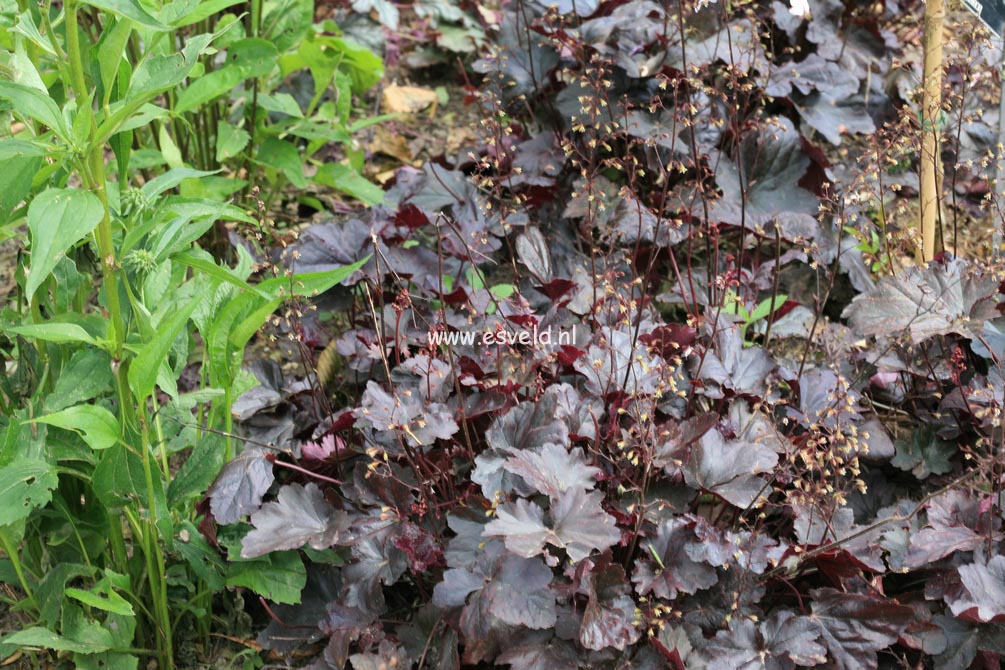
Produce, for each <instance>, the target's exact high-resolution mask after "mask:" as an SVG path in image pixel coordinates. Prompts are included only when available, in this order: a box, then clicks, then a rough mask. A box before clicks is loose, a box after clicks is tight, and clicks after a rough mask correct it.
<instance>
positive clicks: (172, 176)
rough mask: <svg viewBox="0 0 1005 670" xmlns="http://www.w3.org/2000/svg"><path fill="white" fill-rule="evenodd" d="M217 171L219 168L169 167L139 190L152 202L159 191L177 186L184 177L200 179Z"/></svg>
mask: <svg viewBox="0 0 1005 670" xmlns="http://www.w3.org/2000/svg"><path fill="white" fill-rule="evenodd" d="M217 172H219V170H193V169H192V168H186V167H182V168H171V169H170V170H168V171H167V172H165V173H164V174H160V175H157V176H156V177H154V178H153V179H151V180H150V181H148V182H147V183H146V184H144V185H143V188H142V189H141V190H142V191H143V195H144V196H146V198H147V199H148V200H150V201H151V202H153V201H154V199H156V198H157V196H159V195H160V194H161V193H164V192H165V191H167V190H170V189H172V188H174V187H176V186H178V185H179V184H181V183H182V182H183V181H185V180H186V179H201V178H202V177H208V176H209V175H211V174H216V173H217Z"/></svg>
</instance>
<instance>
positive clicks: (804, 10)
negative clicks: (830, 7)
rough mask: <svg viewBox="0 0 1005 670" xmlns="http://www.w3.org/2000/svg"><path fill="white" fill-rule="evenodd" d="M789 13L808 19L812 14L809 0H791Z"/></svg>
mask: <svg viewBox="0 0 1005 670" xmlns="http://www.w3.org/2000/svg"><path fill="white" fill-rule="evenodd" d="M789 14H792V15H793V16H798V17H799V18H802V19H806V18H809V16H810V3H809V0H789Z"/></svg>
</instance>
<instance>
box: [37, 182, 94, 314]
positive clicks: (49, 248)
mask: <svg viewBox="0 0 1005 670" xmlns="http://www.w3.org/2000/svg"><path fill="white" fill-rule="evenodd" d="M104 213H105V210H104V208H103V207H102V206H101V201H100V200H98V197H97V196H96V195H94V194H93V193H90V192H88V191H82V190H79V189H69V188H66V189H55V188H50V189H48V190H45V191H42V192H41V193H40V194H38V195H37V196H36V197H35V199H34V200H32V203H31V205H30V206H29V207H28V230H29V231H30V232H31V270H30V271H29V272H28V280H27V282H26V284H25V294H26V297H27V299H28V300H29V301H30V300H31V299H32V297H33V296H34V295H35V291H37V290H38V287H39V286H41V285H42V282H43V281H45V279H46V277H48V276H49V274H50V273H51V272H52V269H53V268H54V267H56V262H57V261H58V260H59V258H60V256H61V255H62V254H64V253H66V252H67V251H68V250H69V249H71V248H72V247H73V245H75V244H76V243H77V242H79V241H80V240H82V239H83V238H84V237H85V236H86V235H87V234H88V233H90V232H91V231H92V230H94V229H95V228H96V227H97V225H98V224H99V223H101V219H102V217H103V216H104Z"/></svg>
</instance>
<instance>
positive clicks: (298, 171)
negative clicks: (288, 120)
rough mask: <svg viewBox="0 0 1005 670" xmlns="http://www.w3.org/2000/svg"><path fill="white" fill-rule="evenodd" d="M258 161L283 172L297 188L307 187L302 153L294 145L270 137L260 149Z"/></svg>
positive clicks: (257, 156)
mask: <svg viewBox="0 0 1005 670" xmlns="http://www.w3.org/2000/svg"><path fill="white" fill-rule="evenodd" d="M256 159H257V162H258V163H260V164H261V165H264V166H265V167H270V168H274V169H276V170H279V171H280V172H282V173H283V174H284V175H285V176H286V178H287V179H289V180H290V183H291V184H293V185H294V186H296V187H297V188H306V187H307V180H306V179H305V178H304V167H303V164H302V163H301V159H300V151H299V150H298V149H297V147H296V146H294V145H293V144H292V143H290V142H287V141H285V140H280V139H277V138H275V137H270V138H268V139H267V140H265V141H264V142H262V146H261V147H259V148H258V153H257V154H256Z"/></svg>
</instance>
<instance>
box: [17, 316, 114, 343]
mask: <svg viewBox="0 0 1005 670" xmlns="http://www.w3.org/2000/svg"><path fill="white" fill-rule="evenodd" d="M8 331H9V332H11V333H14V334H15V335H21V336H22V337H27V338H28V339H32V340H42V341H43V342H53V343H55V344H62V343H66V342H84V343H86V344H92V345H95V346H97V345H98V341H97V340H96V339H94V338H93V337H91V335H90V334H89V333H88V332H87V331H86V330H84V329H83V328H82V327H81V326H78V325H77V324H75V323H63V322H56V321H49V322H47V323H37V324H30V325H27V326H15V327H13V328H9V329H8Z"/></svg>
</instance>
